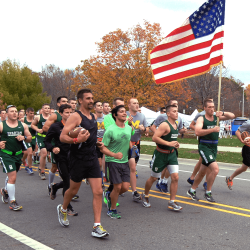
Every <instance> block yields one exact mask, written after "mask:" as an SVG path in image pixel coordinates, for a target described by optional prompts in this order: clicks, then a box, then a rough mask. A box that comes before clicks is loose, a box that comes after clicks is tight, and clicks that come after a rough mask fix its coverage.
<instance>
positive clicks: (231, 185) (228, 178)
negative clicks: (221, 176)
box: [225, 177, 233, 190]
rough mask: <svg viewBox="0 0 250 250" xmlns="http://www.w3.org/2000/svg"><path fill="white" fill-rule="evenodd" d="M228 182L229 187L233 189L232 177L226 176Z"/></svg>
mask: <svg viewBox="0 0 250 250" xmlns="http://www.w3.org/2000/svg"><path fill="white" fill-rule="evenodd" d="M225 181H226V183H227V187H228V188H229V189H230V190H232V189H233V188H232V187H233V181H231V180H230V177H226V180H225Z"/></svg>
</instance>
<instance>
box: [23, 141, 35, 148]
mask: <svg viewBox="0 0 250 250" xmlns="http://www.w3.org/2000/svg"><path fill="white" fill-rule="evenodd" d="M24 143H25V145H26V147H27V148H32V150H33V151H34V150H35V148H36V139H35V140H34V141H33V140H32V141H31V142H24Z"/></svg>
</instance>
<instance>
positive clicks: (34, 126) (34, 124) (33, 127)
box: [31, 115, 43, 133]
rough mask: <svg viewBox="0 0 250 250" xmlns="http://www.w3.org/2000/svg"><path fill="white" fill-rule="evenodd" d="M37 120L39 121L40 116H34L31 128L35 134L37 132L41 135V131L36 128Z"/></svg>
mask: <svg viewBox="0 0 250 250" xmlns="http://www.w3.org/2000/svg"><path fill="white" fill-rule="evenodd" d="M39 120H40V115H36V116H35V119H34V120H33V121H32V123H31V128H32V129H34V130H35V131H36V132H38V133H43V130H42V129H39V128H38V127H37V124H38V122H39Z"/></svg>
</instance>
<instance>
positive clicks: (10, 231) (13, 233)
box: [0, 222, 53, 250]
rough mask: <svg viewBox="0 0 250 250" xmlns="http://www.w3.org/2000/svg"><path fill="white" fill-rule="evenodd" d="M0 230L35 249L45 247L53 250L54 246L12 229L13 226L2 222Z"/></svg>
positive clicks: (46, 249)
mask: <svg viewBox="0 0 250 250" xmlns="http://www.w3.org/2000/svg"><path fill="white" fill-rule="evenodd" d="M0 231H1V232H3V233H5V234H7V235H9V236H10V237H12V238H14V239H15V240H18V241H20V242H22V243H23V244H24V245H26V246H29V247H31V248H33V249H43V250H53V248H51V247H48V246H46V245H44V244H42V243H40V242H38V241H36V240H33V239H31V238H30V237H28V236H26V235H24V234H22V233H19V232H18V231H16V230H14V229H12V228H11V227H8V226H6V225H4V224H3V223H1V222H0Z"/></svg>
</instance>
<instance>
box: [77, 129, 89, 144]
mask: <svg viewBox="0 0 250 250" xmlns="http://www.w3.org/2000/svg"><path fill="white" fill-rule="evenodd" d="M89 136H90V133H89V131H88V130H87V131H86V132H85V133H84V132H83V130H82V131H80V133H79V134H78V136H77V141H78V143H81V142H85V141H87V140H88V138H89Z"/></svg>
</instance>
